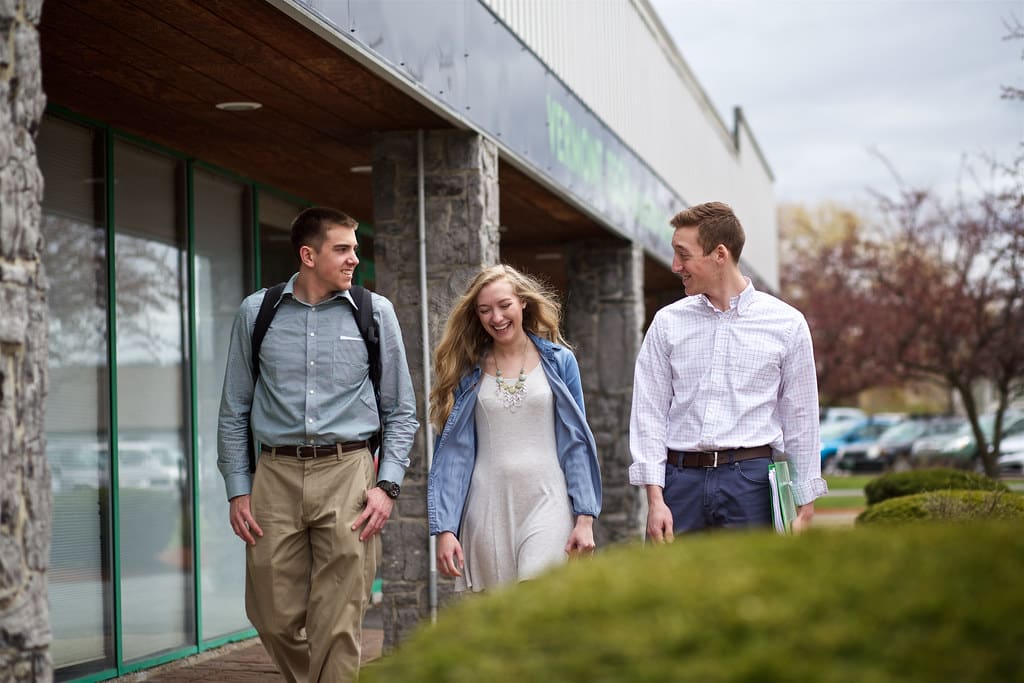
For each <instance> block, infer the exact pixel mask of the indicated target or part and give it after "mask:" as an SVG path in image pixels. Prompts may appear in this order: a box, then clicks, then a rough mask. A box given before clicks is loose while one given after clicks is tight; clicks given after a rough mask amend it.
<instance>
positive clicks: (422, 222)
mask: <svg viewBox="0 0 1024 683" xmlns="http://www.w3.org/2000/svg"><path fill="white" fill-rule="evenodd" d="M416 200H417V204H418V205H419V206H418V210H419V220H418V222H419V252H420V334H421V337H422V339H423V406H424V413H425V414H426V415H427V420H426V429H425V430H424V437H425V438H424V439H423V450H424V452H425V453H426V457H427V473H428V474H429V473H430V466H431V464H433V462H434V430H433V427H432V426H431V424H430V418H429V408H428V402H429V400H430V316H429V315H428V308H429V307H428V305H427V304H428V297H427V210H426V198H425V190H424V181H423V131H422V130H418V131H416ZM436 555H437V539H436V538H434V537H433V536H430V537H429V540H428V542H427V563H428V566H429V567H430V572H429V575H428V576H429V579H428V581H429V583H428V596H429V598H428V599H429V602H430V623H432V624H433V623H436V622H437V562H436V561H435V559H434V558H435V557H436Z"/></svg>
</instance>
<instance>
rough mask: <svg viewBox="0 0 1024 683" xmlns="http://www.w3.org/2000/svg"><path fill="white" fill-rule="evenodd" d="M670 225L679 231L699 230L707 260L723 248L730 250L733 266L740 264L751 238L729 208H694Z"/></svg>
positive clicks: (721, 205) (717, 204) (708, 205)
mask: <svg viewBox="0 0 1024 683" xmlns="http://www.w3.org/2000/svg"><path fill="white" fill-rule="evenodd" d="M669 223H671V224H672V227H673V228H675V229H676V230H678V229H679V228H692V227H695V226H696V228H697V244H699V245H700V246H701V248H702V249H703V250H704V255H705V256H707V255H708V254H710V253H711V252H712V251H714V249H715V247H717V246H718V245H719V244H721V245H724V246H725V248H726V249H728V250H729V254H730V255H732V260H733V263H739V262H740V254H741V253H742V252H743V244H744V242H746V240H747V236H746V234H744V232H743V226H742V225H740V221H739V219H738V218H736V214H734V213H733V212H732V207H730V206H729V205H728V204H724V203H722V202H707V203H704V204H698V205H697V206H691V207H690V208H688V209H685V210H683V211H680V212H679V213H677V214H676V215H675V216H673V217H672V220H670V221H669Z"/></svg>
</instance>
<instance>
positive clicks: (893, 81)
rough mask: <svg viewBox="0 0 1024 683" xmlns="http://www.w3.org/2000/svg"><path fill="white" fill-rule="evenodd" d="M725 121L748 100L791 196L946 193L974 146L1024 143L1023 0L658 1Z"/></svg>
mask: <svg viewBox="0 0 1024 683" xmlns="http://www.w3.org/2000/svg"><path fill="white" fill-rule="evenodd" d="M651 2H652V4H653V5H654V7H655V9H656V11H657V13H658V15H659V17H660V18H661V21H662V23H664V25H665V27H666V28H667V29H668V31H669V33H670V34H671V35H672V38H673V39H674V41H675V43H676V46H677V47H678V48H679V50H680V52H681V53H682V55H683V58H684V59H685V60H686V62H687V63H688V64H689V65H690V68H691V69H692V70H693V72H694V74H695V75H696V77H697V79H698V80H699V81H700V83H701V84H702V86H703V87H704V90H705V91H706V92H707V94H708V96H709V97H710V99H711V101H712V103H713V104H714V105H715V107H716V108H717V109H718V111H719V113H720V114H721V115H722V116H723V118H724V119H725V121H726V122H727V124H728V125H730V126H731V123H732V110H733V107H734V106H737V105H738V106H741V107H742V108H743V111H744V114H745V115H746V118H747V120H748V121H749V123H750V125H751V127H752V128H753V131H754V135H755V137H756V138H757V141H758V144H759V145H760V146H761V149H762V151H763V152H764V153H765V156H766V157H767V159H768V163H769V165H770V166H771V168H772V171H773V172H774V174H775V189H776V197H777V199H778V200H779V201H780V202H781V201H792V202H802V203H807V204H811V203H815V202H818V201H822V200H826V199H833V200H838V201H841V202H844V203H847V204H851V205H854V206H856V205H859V204H861V203H863V202H865V201H867V197H868V193H867V190H868V188H871V189H876V190H880V191H886V190H892V189H893V188H894V181H893V180H892V175H891V173H890V172H889V171H888V170H887V169H886V167H885V164H884V163H883V162H882V161H880V160H879V158H878V156H876V155H875V154H874V153H873V151H872V150H876V151H877V152H879V153H881V154H882V155H884V156H885V157H886V158H887V159H888V160H889V161H890V162H891V163H892V164H893V166H894V167H896V169H897V170H898V171H899V172H900V174H901V175H902V176H903V178H904V179H905V180H906V181H907V182H908V183H909V184H910V185H911V186H914V187H922V188H924V187H930V188H935V189H937V190H939V191H941V192H948V191H950V190H951V189H952V188H953V187H955V184H956V178H957V173H958V169H959V168H960V163H961V159H962V157H963V155H964V153H977V152H989V153H995V154H997V155H998V156H999V158H1001V159H1004V160H1008V158H1009V157H1010V155H1011V153H1012V152H1014V151H1015V150H1016V149H1019V147H1017V145H1019V143H1020V142H1021V141H1024V101H1019V100H1018V101H1009V100H1003V99H1000V94H1001V88H1000V86H1001V85H1013V86H1016V87H1019V88H1024V60H1022V58H1021V57H1022V53H1024V40H1017V41H1005V40H1003V39H1002V38H1003V36H1005V35H1006V34H1007V30H1006V28H1005V27H1004V25H1003V21H1004V20H1008V19H1010V18H1011V17H1012V16H1014V15H1015V16H1016V17H1017V18H1018V19H1020V20H1021V22H1024V0H1013V1H1006V0H959V1H949V0H947V1H945V2H937V1H935V0H651Z"/></svg>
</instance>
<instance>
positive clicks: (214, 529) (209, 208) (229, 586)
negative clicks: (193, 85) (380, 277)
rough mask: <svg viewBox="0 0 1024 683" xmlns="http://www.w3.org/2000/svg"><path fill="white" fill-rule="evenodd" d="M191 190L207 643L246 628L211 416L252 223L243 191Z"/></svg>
mask: <svg viewBox="0 0 1024 683" xmlns="http://www.w3.org/2000/svg"><path fill="white" fill-rule="evenodd" d="M193 187H194V197H195V200H194V213H193V215H194V220H195V237H194V244H195V262H194V264H195V265H194V267H195V302H196V304H195V305H196V312H195V321H196V364H197V368H196V401H197V402H198V406H197V408H198V410H197V413H196V414H197V419H196V430H197V433H198V444H199V446H198V451H197V452H196V456H197V458H198V462H199V515H200V517H199V520H200V521H199V524H200V526H199V530H200V531H199V538H200V543H201V544H202V545H201V551H202V552H201V553H200V562H201V567H202V580H201V582H200V588H201V590H202V627H203V630H202V636H203V639H204V640H209V639H212V638H216V637H219V636H224V635H227V634H230V633H233V632H236V631H240V630H243V629H247V628H249V627H250V626H249V622H248V620H247V619H246V617H245V545H244V544H243V543H242V541H240V540H239V539H238V538H237V537H236V536H235V534H234V532H233V531H232V530H231V524H230V523H229V520H228V505H227V501H226V499H225V491H224V480H223V479H222V478H221V476H220V472H219V471H218V470H217V414H218V410H219V408H220V393H221V386H222V384H223V382H224V366H225V364H226V362H227V351H228V339H229V338H230V334H231V325H232V323H233V322H234V319H235V314H236V313H237V311H238V306H239V304H240V303H241V301H242V299H243V298H244V297H245V296H246V294H248V293H249V291H250V290H251V289H252V280H253V278H252V274H251V273H252V259H251V257H250V255H251V254H252V240H251V234H252V229H251V224H252V219H251V217H250V216H251V212H250V211H249V206H250V200H249V193H248V191H247V189H246V187H245V186H243V185H240V184H239V183H237V182H234V181H231V180H227V179H225V178H222V177H219V176H217V175H215V174H213V173H211V172H208V171H204V170H202V169H196V171H195V173H194V177H193Z"/></svg>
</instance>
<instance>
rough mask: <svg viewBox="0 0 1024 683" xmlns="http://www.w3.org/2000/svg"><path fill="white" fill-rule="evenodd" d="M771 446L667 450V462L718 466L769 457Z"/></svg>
mask: <svg viewBox="0 0 1024 683" xmlns="http://www.w3.org/2000/svg"><path fill="white" fill-rule="evenodd" d="M771 455H772V448H771V446H755V447H753V448H731V449H729V450H724V451H671V450H670V451H669V452H668V463H669V464H670V465H675V466H676V467H718V466H719V465H728V464H729V463H734V462H742V461H743V460H753V459H754V458H770V457H771Z"/></svg>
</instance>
